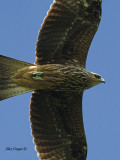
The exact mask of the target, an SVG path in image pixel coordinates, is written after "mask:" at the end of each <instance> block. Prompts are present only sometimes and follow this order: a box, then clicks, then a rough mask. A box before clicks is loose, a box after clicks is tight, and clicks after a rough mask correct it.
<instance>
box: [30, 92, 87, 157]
mask: <svg viewBox="0 0 120 160" xmlns="http://www.w3.org/2000/svg"><path fill="white" fill-rule="evenodd" d="M30 120H31V123H32V124H31V129H32V135H33V137H34V143H35V145H36V150H37V152H38V156H39V157H40V158H41V159H42V160H85V159H86V154H87V144H86V137H85V132H84V127H83V119H82V95H80V94H78V93H73V92H50V91H49V92H45V91H35V92H34V93H33V94H32V98H31V105H30Z"/></svg>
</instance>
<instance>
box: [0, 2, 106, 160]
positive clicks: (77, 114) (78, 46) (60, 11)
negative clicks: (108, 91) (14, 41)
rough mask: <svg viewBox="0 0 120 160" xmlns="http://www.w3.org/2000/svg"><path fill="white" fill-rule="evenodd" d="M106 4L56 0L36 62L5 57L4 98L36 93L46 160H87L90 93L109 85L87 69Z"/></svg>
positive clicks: (34, 125)
mask: <svg viewBox="0 0 120 160" xmlns="http://www.w3.org/2000/svg"><path fill="white" fill-rule="evenodd" d="M101 3H102V0H54V2H53V4H52V5H51V7H50V10H49V11H48V13H47V16H46V18H45V19H44V22H43V24H42V27H41V29H40V32H39V36H38V41H37V44H36V62H35V64H30V63H27V62H23V61H18V60H15V59H12V58H8V57H5V56H2V55H1V56H0V100H3V99H6V98H10V97H12V96H15V95H18V94H22V93H25V92H30V91H33V93H32V97H31V104H30V121H31V130H32V136H33V141H34V143H35V149H36V151H37V153H38V157H39V158H40V159H41V160H86V157H87V142H86V136H85V131H84V125H83V116H82V96H83V92H84V91H85V90H86V89H89V88H91V87H93V86H95V85H97V84H99V83H102V82H105V81H104V79H103V78H102V77H101V76H99V75H98V74H96V73H92V72H88V71H87V70H86V69H85V66H86V58H87V53H88V50H89V47H90V44H91V41H92V39H93V37H94V35H95V33H96V31H97V29H98V26H99V22H100V19H101Z"/></svg>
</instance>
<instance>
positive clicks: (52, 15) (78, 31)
mask: <svg viewBox="0 0 120 160" xmlns="http://www.w3.org/2000/svg"><path fill="white" fill-rule="evenodd" d="M100 18H101V0H54V3H53V4H52V5H51V9H50V11H49V12H48V14H47V17H46V18H45V19H44V23H43V24H42V28H41V30H40V32H39V36H38V42H37V47H36V56H37V59H36V64H46V63H63V64H65V63H72V64H79V65H81V66H83V67H85V63H86V57H87V53H88V49H89V47H90V44H91V41H92V39H93V37H94V35H95V33H96V31H97V28H98V25H99V22H100Z"/></svg>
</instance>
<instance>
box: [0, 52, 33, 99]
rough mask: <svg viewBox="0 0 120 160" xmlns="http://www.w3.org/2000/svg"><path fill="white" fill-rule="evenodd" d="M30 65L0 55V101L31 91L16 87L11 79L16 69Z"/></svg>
mask: <svg viewBox="0 0 120 160" xmlns="http://www.w3.org/2000/svg"><path fill="white" fill-rule="evenodd" d="M30 65H32V64H30V63H27V62H22V61H19V60H16V59H12V58H8V57H5V56H2V55H0V101H1V100H4V99H6V98H10V97H13V96H16V95H19V94H23V93H27V92H30V91H32V90H31V89H29V88H25V87H21V86H19V85H17V84H16V83H14V82H13V81H12V79H11V76H13V75H14V74H15V73H16V72H17V70H18V69H21V68H24V67H27V66H30Z"/></svg>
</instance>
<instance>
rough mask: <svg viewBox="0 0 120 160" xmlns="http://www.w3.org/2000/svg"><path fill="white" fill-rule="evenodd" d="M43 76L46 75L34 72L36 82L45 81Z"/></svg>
mask: <svg viewBox="0 0 120 160" xmlns="http://www.w3.org/2000/svg"><path fill="white" fill-rule="evenodd" d="M43 74H44V73H43V72H34V73H33V75H32V78H33V79H34V80H43V79H42V77H41V76H42V75H43Z"/></svg>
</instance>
